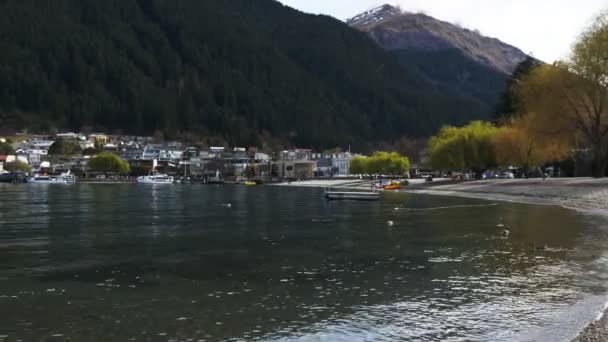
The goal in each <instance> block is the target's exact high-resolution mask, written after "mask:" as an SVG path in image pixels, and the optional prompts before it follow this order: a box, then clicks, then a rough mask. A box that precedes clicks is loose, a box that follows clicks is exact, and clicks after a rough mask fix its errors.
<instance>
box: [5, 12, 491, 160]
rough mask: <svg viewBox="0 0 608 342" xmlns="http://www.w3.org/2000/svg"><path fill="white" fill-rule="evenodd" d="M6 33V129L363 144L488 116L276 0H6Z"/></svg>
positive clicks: (351, 32) (344, 29)
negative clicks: (94, 131)
mask: <svg viewBox="0 0 608 342" xmlns="http://www.w3.org/2000/svg"><path fill="white" fill-rule="evenodd" d="M0 32H2V33H3V39H2V41H1V42H0V47H1V48H2V53H1V54H0V89H1V91H0V124H1V125H0V126H2V128H3V129H7V128H8V127H13V128H27V129H29V130H31V131H43V132H44V131H53V130H56V129H69V130H74V131H83V132H86V131H93V130H99V131H109V132H113V133H129V134H138V135H151V134H153V133H154V132H158V133H159V134H160V135H162V136H164V137H166V138H169V139H182V138H185V137H189V138H192V139H198V140H204V141H205V142H206V143H207V144H228V145H239V146H260V147H262V148H264V149H268V148H273V147H274V146H272V145H279V144H280V145H283V146H308V147H314V148H317V149H322V148H326V147H333V146H346V145H348V144H351V145H353V148H355V149H358V150H362V149H365V148H367V145H369V144H373V143H378V142H383V141H391V140H395V139H397V138H398V137H400V136H402V135H411V136H426V135H429V134H432V133H433V132H435V131H436V130H437V129H438V128H439V127H441V125H443V124H455V125H456V124H463V123H466V122H468V121H470V120H472V119H480V118H487V117H488V114H489V113H488V112H487V111H486V110H485V108H484V107H483V106H481V105H480V104H479V102H478V101H472V100H471V99H470V98H469V97H468V96H464V95H462V94H460V93H458V92H456V91H453V90H449V89H448V90H446V89H437V88H436V87H435V85H434V84H432V83H431V82H429V81H428V80H427V79H426V78H425V77H424V76H422V75H420V73H419V72H417V71H416V70H414V69H413V67H409V66H408V65H407V64H404V65H402V64H401V63H399V62H398V61H397V59H396V58H394V57H393V56H391V55H390V54H389V53H387V52H385V51H383V50H382V49H381V48H380V47H378V46H376V45H375V44H374V43H373V41H372V40H371V39H370V38H369V37H367V36H366V35H365V34H364V33H362V32H359V31H357V30H355V29H353V28H350V27H349V26H348V25H346V24H345V23H343V22H340V21H339V20H336V19H333V18H330V17H327V16H314V15H308V14H304V13H301V12H299V11H296V10H293V9H290V8H288V7H285V6H283V5H281V4H280V3H279V2H276V1H274V0H255V1H254V0H231V1H225V0H205V1H200V0H174V1H165V0H147V1H143V0H107V1H98V0H55V1H43V2H40V1H36V0H7V1H2V2H1V3H0ZM419 118H424V120H420V119H419Z"/></svg>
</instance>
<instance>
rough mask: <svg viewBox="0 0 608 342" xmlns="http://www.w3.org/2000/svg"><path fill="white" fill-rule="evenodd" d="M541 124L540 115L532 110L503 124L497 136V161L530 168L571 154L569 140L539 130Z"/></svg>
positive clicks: (506, 164) (524, 168)
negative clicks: (540, 132) (543, 133)
mask: <svg viewBox="0 0 608 342" xmlns="http://www.w3.org/2000/svg"><path fill="white" fill-rule="evenodd" d="M541 125H542V123H539V122H537V116H536V115H534V114H533V113H529V114H527V115H525V116H521V117H518V118H513V119H511V120H509V121H508V124H507V125H504V126H503V127H501V128H500V130H499V131H498V133H497V135H496V138H495V144H496V158H497V161H498V164H500V165H504V166H511V165H515V166H520V167H521V168H522V169H523V171H524V172H527V171H528V170H529V169H530V168H532V167H535V166H542V165H543V164H545V163H547V162H550V161H556V160H561V159H563V158H564V157H566V156H568V155H569V151H570V148H569V147H570V145H569V144H568V142H567V141H564V140H563V139H557V138H556V137H545V136H544V135H542V134H538V127H539V126H541Z"/></svg>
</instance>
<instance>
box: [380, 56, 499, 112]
mask: <svg viewBox="0 0 608 342" xmlns="http://www.w3.org/2000/svg"><path fill="white" fill-rule="evenodd" d="M391 53H392V54H394V55H395V56H396V57H397V59H398V60H399V61H400V62H401V63H402V64H403V65H404V66H405V67H406V68H408V70H409V71H410V72H412V73H418V74H419V75H420V77H421V78H423V79H426V80H428V81H429V82H430V83H432V84H434V85H435V87H436V88H437V90H439V91H441V93H442V94H446V95H447V96H452V97H455V98H458V97H462V98H463V99H466V101H463V106H465V108H471V110H470V112H469V113H468V114H469V115H468V118H467V117H465V116H463V117H462V118H461V119H462V123H466V122H469V121H471V120H475V119H480V118H483V117H484V115H487V116H485V118H489V114H490V112H491V111H492V110H493V108H494V107H495V106H496V104H497V103H498V101H499V98H500V95H501V94H502V93H503V92H504V90H505V88H506V84H507V79H508V76H507V75H505V74H504V73H502V72H500V71H498V70H496V69H493V68H490V67H488V66H485V65H483V64H481V63H479V62H477V61H474V60H472V59H471V58H470V57H468V56H465V55H464V53H463V52H462V51H460V50H458V49H443V50H439V51H425V50H396V51H392V52H391ZM474 108H478V109H477V110H475V109H474ZM480 114H482V115H480Z"/></svg>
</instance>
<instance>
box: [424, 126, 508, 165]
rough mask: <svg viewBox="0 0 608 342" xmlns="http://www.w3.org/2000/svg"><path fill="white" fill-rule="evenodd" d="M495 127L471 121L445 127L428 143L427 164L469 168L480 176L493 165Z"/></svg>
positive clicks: (494, 162) (494, 156) (494, 161)
mask: <svg viewBox="0 0 608 342" xmlns="http://www.w3.org/2000/svg"><path fill="white" fill-rule="evenodd" d="M497 133H498V128H496V126H494V125H493V124H491V123H487V122H482V121H474V122H472V123H470V124H468V125H467V126H464V127H444V128H442V129H441V131H440V132H439V134H438V135H437V136H434V137H432V138H431V140H430V142H429V163H430V165H431V167H433V168H435V169H439V170H459V171H461V170H472V171H473V172H475V173H476V175H477V176H478V177H479V176H481V173H482V172H483V171H485V170H487V169H488V168H490V167H493V166H496V164H497V163H496V148H495V137H496V135H497Z"/></svg>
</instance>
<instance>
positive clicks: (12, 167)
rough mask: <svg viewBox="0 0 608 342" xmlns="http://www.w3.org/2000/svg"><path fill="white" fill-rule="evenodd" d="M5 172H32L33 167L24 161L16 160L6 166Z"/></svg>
mask: <svg viewBox="0 0 608 342" xmlns="http://www.w3.org/2000/svg"><path fill="white" fill-rule="evenodd" d="M4 170H5V171H8V172H32V167H31V166H29V165H28V164H26V163H24V162H22V161H19V160H15V161H14V162H10V163H6V164H4Z"/></svg>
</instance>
